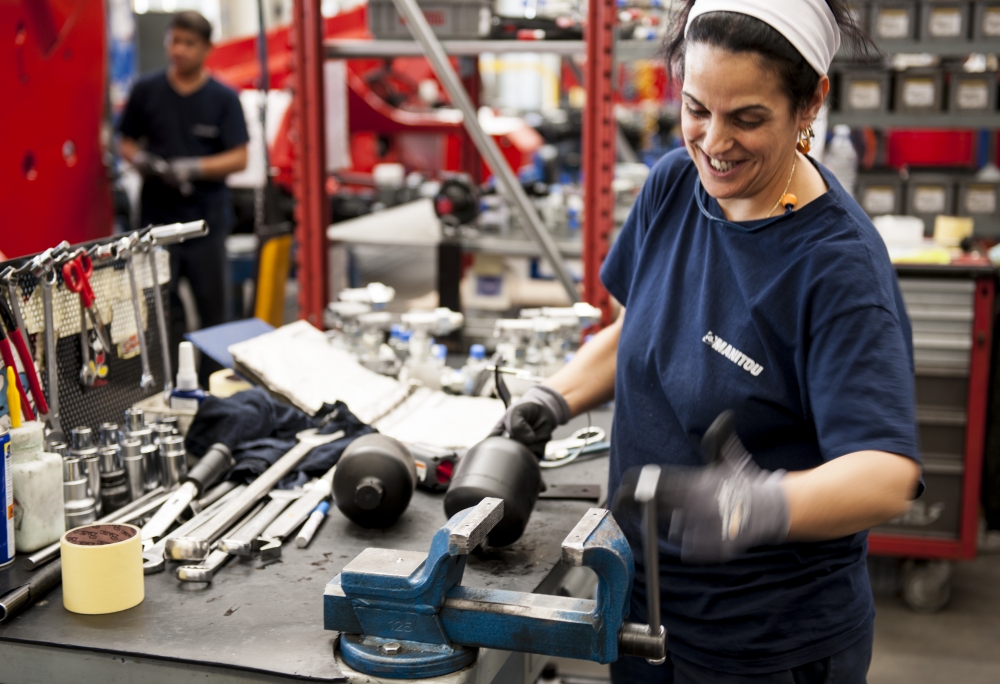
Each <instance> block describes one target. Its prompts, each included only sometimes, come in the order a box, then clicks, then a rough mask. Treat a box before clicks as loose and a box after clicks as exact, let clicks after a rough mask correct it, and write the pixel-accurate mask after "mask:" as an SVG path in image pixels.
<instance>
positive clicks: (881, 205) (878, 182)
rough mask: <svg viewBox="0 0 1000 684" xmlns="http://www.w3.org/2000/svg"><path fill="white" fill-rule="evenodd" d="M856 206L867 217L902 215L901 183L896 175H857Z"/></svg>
mask: <svg viewBox="0 0 1000 684" xmlns="http://www.w3.org/2000/svg"><path fill="white" fill-rule="evenodd" d="M855 197H856V198H857V200H858V204H860V205H861V208H862V209H864V210H865V211H866V212H867V213H868V215H869V216H882V215H883V214H902V213H903V181H902V180H901V179H900V177H899V174H896V173H879V172H876V173H868V172H864V173H859V174H858V190H857V192H856V193H855Z"/></svg>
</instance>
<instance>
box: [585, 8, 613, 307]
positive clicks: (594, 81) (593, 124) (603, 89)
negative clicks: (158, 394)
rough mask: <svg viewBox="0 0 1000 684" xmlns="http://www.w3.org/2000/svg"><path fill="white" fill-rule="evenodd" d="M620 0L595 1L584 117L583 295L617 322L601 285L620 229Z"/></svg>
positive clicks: (589, 10) (590, 20) (589, 30)
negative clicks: (615, 80) (616, 185)
mask: <svg viewBox="0 0 1000 684" xmlns="http://www.w3.org/2000/svg"><path fill="white" fill-rule="evenodd" d="M615 16H616V12H615V3H614V0H591V2H590V3H589V4H588V6H587V26H586V32H585V34H584V36H585V40H586V43H587V70H586V72H585V74H584V84H585V88H586V91H587V103H586V107H585V109H584V113H583V202H584V210H583V211H584V223H583V296H584V298H585V299H586V300H587V301H588V302H589V303H590V304H592V305H593V306H596V307H597V308H599V309H600V310H601V312H602V315H601V322H602V323H603V324H604V325H609V324H610V323H611V316H612V312H611V296H610V295H609V294H608V291H607V290H606V289H604V285H603V284H602V283H601V264H603V263H604V258H605V257H606V256H607V255H608V250H609V249H610V244H611V231H612V229H613V228H614V202H615V197H614V192H613V191H612V189H611V183H612V181H613V180H614V175H615V126H616V123H615V113H614V89H613V84H612V79H611V75H612V72H613V69H614V60H615V56H614V28H615Z"/></svg>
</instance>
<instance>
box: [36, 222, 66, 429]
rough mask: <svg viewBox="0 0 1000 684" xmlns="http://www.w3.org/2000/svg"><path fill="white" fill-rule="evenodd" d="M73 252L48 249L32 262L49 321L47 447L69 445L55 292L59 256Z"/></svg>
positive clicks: (63, 247)
mask: <svg viewBox="0 0 1000 684" xmlns="http://www.w3.org/2000/svg"><path fill="white" fill-rule="evenodd" d="M68 248H69V243H68V242H65V241H63V242H61V243H60V244H59V245H58V246H56V247H54V248H52V249H47V250H45V251H44V252H42V253H41V254H39V255H38V256H36V257H35V258H34V260H33V261H32V267H31V273H32V275H34V276H35V278H37V279H38V282H39V284H40V285H41V286H42V311H43V316H44V319H45V333H44V346H45V367H46V369H47V370H48V376H49V434H48V435H47V436H46V438H45V439H46V443H49V444H54V443H56V442H65V441H66V435H65V433H63V431H62V424H61V422H60V420H59V359H58V353H57V349H56V343H57V339H56V330H55V326H56V324H55V315H54V313H53V310H52V288H53V287H54V286H55V284H56V272H55V268H54V266H55V261H56V256H57V255H58V254H59V253H61V252H63V251H65V250H66V249H68Z"/></svg>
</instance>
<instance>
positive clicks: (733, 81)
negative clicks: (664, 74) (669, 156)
mask: <svg viewBox="0 0 1000 684" xmlns="http://www.w3.org/2000/svg"><path fill="white" fill-rule="evenodd" d="M682 98H683V103H682V106H681V130H682V131H683V135H684V144H685V145H686V146H687V149H688V153H689V154H690V155H691V158H692V159H693V160H694V162H695V165H696V166H697V168H698V175H699V176H700V177H701V183H702V185H703V186H705V190H706V191H708V194H709V195H711V196H712V197H715V198H716V199H718V200H729V199H732V200H735V199H751V198H754V197H756V196H757V195H758V194H759V193H761V192H768V191H770V192H771V193H772V194H773V192H774V191H773V190H772V187H773V186H775V185H778V184H780V187H779V188H778V192H779V193H780V191H781V188H782V187H784V186H785V181H786V180H787V178H788V173H789V169H790V165H791V159H792V155H793V154H794V151H795V142H796V138H797V134H798V131H799V130H800V128H805V125H801V122H800V118H801V117H800V116H799V115H797V114H793V112H792V111H791V107H790V102H789V99H788V96H787V95H786V94H785V93H784V92H783V91H782V89H781V86H780V83H779V80H778V77H777V75H775V74H774V73H773V72H772V71H769V70H767V69H761V67H760V66H759V65H758V60H757V59H755V58H754V57H753V56H752V55H750V54H747V53H733V52H728V51H726V50H723V49H722V48H718V47H714V46H711V45H707V44H705V43H692V44H690V45H688V46H687V50H686V52H685V58H684V89H683V92H682ZM779 177H780V178H779ZM775 199H777V197H775Z"/></svg>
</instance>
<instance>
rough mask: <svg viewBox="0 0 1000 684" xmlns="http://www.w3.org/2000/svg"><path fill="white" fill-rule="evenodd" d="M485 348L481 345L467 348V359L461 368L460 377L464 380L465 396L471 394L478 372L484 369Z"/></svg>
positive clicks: (485, 364)
mask: <svg viewBox="0 0 1000 684" xmlns="http://www.w3.org/2000/svg"><path fill="white" fill-rule="evenodd" d="M486 366H487V363H486V347H484V346H483V345H481V344H474V345H472V346H471V347H470V348H469V358H468V359H466V361H465V365H464V366H462V376H463V377H464V378H465V394H472V387H473V385H475V384H476V378H478V377H479V373H480V371H482V370H483V369H484V368H486Z"/></svg>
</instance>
